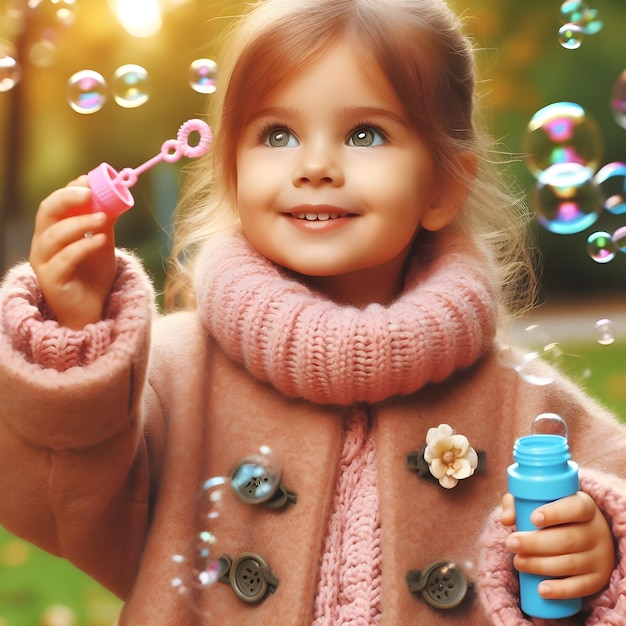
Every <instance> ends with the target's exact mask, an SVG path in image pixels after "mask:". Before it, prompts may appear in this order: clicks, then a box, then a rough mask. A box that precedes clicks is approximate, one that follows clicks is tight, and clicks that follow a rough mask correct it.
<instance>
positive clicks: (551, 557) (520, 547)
mask: <svg viewBox="0 0 626 626" xmlns="http://www.w3.org/2000/svg"><path fill="white" fill-rule="evenodd" d="M502 507H503V512H502V517H501V521H502V523H503V524H504V525H505V526H513V525H514V524H515V508H514V501H513V496H512V495H511V494H506V495H505V496H504V498H503V499H502ZM531 522H532V523H533V524H534V525H535V526H537V528H540V529H541V530H535V531H530V532H514V533H511V535H509V537H508V538H507V540H506V547H507V549H508V550H509V551H510V552H512V553H513V554H514V555H515V556H514V559H513V564H514V566H515V569H517V570H518V571H521V572H526V573H529V574H537V575H539V576H555V577H556V579H549V580H544V581H542V582H541V583H540V584H539V594H540V595H541V596H542V597H544V598H552V599H557V598H558V599H566V598H582V597H585V596H590V595H592V594H594V593H597V592H599V591H601V590H602V589H604V588H605V587H606V586H607V585H608V583H609V578H610V576H611V572H612V571H613V569H614V567H615V546H614V542H613V536H612V534H611V529H610V528H609V525H608V523H607V521H606V519H605V518H604V515H602V512H601V511H600V509H599V508H598V507H597V506H596V503H595V502H594V501H593V499H592V498H591V496H589V495H588V494H586V493H584V492H582V491H579V492H578V493H577V494H575V495H573V496H569V497H567V498H562V499H561V500H556V501H555V502H551V503H550V504H545V505H543V506H540V507H538V508H537V509H535V510H534V511H533V512H532V515H531Z"/></svg>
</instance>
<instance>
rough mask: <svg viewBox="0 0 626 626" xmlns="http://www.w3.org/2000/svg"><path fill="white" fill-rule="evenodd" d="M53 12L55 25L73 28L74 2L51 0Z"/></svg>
mask: <svg viewBox="0 0 626 626" xmlns="http://www.w3.org/2000/svg"><path fill="white" fill-rule="evenodd" d="M52 4H53V5H54V10H55V18H56V22H57V24H59V25H61V26H65V27H66V28H67V27H69V26H73V25H74V24H75V22H76V9H77V8H78V7H77V2H76V0H52Z"/></svg>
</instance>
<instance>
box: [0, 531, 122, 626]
mask: <svg viewBox="0 0 626 626" xmlns="http://www.w3.org/2000/svg"><path fill="white" fill-rule="evenodd" d="M63 607H65V608H63ZM120 607H121V602H120V601H119V600H118V599H117V598H116V597H115V596H113V595H112V594H111V593H109V592H108V591H107V590H105V589H104V588H102V587H101V586H100V585H99V584H98V583H95V582H94V581H92V580H91V579H90V578H88V577H87V576H86V575H85V574H83V573H82V572H80V571H79V570H78V569H76V568H75V567H73V566H72V565H70V564H69V563H68V562H66V561H64V560H62V559H58V558H56V557H53V556H51V555H49V554H47V553H45V552H43V551H42V550H39V549H38V548H36V547H35V546H32V545H31V544H29V543H26V542H25V541H22V540H21V539H18V538H16V537H14V536H12V535H11V534H9V533H8V532H7V531H6V530H4V529H3V528H1V527H0V626H111V625H112V624H113V622H114V621H115V618H116V617H117V615H118V613H119V610H120Z"/></svg>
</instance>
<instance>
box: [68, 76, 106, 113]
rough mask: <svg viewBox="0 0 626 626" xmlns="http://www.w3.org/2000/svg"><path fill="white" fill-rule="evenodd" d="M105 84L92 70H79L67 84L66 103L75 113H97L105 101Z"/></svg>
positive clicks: (101, 77)
mask: <svg viewBox="0 0 626 626" xmlns="http://www.w3.org/2000/svg"><path fill="white" fill-rule="evenodd" d="M106 91H107V83H106V81H105V80H104V78H103V76H102V75H101V74H99V73H98V72H95V71H94V70H81V71H80V72H76V73H75V74H73V75H72V76H71V77H70V79H69V81H68V83H67V101H68V102H69V105H70V106H71V107H72V109H74V111H76V112H77V113H82V114H85V115H87V114H90V113H95V112H96V111H99V110H100V109H101V108H102V107H103V106H104V103H105V102H106V100H107V93H106Z"/></svg>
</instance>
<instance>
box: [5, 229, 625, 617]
mask: <svg viewBox="0 0 626 626" xmlns="http://www.w3.org/2000/svg"><path fill="white" fill-rule="evenodd" d="M438 246H439V247H438V248H437V252H438V254H437V255H435V256H434V257H432V258H426V257H422V258H421V259H420V262H419V263H416V264H415V265H414V266H413V267H412V268H411V270H410V272H409V274H408V276H407V280H406V287H405V290H404V292H403V293H402V294H401V295H400V297H399V298H398V299H397V300H396V301H395V302H394V303H392V304H391V305H389V306H387V307H383V306H380V305H370V306H369V307H367V308H365V309H356V308H354V307H348V306H340V305H336V304H333V303H330V302H328V301H326V300H325V299H324V298H323V297H322V296H320V295H319V294H316V293H314V292H312V291H310V290H309V289H308V288H306V287H305V286H304V285H303V284H302V283H301V282H299V281H298V280H296V279H295V278H294V277H293V276H291V275H289V274H288V273H286V272H283V271H282V270H281V269H280V268H277V267H276V266H274V265H272V264H271V263H269V262H268V261H266V260H265V259H262V258H261V257H259V256H258V255H257V254H256V253H255V252H254V250H252V249H251V248H250V247H249V245H248V244H247V242H246V241H245V239H243V238H241V237H238V236H235V237H230V238H227V239H224V240H220V241H219V242H217V243H215V244H213V245H211V246H207V249H206V250H205V251H204V252H203V254H202V256H201V259H200V261H199V268H198V273H197V281H196V289H197V302H198V307H197V310H196V311H194V312H184V313H176V314H172V315H169V316H165V317H161V318H157V316H155V314H154V311H153V304H152V302H153V294H152V290H151V287H150V284H149V281H148V280H147V278H146V276H145V274H144V272H143V270H142V269H141V267H140V266H139V264H138V263H137V262H136V261H135V260H134V259H132V258H131V257H129V256H128V255H120V256H119V258H118V275H117V279H116V283H115V285H114V289H113V291H112V293H111V296H110V298H109V301H108V303H107V307H106V311H105V319H104V320H103V321H102V322H100V323H98V324H95V325H90V326H88V327H86V328H85V329H83V330H81V331H70V330H68V329H64V328H60V327H59V326H58V324H57V323H56V322H55V320H54V319H53V317H52V315H51V313H50V312H49V311H48V310H47V306H46V303H45V301H44V300H43V298H42V295H41V292H40V290H39V287H38V285H37V281H36V279H35V277H34V275H33V274H32V271H31V270H30V268H29V267H28V266H27V265H23V266H20V267H18V268H16V269H14V270H13V271H12V272H10V274H9V275H8V277H7V278H6V280H5V282H4V285H3V287H2V289H1V290H0V398H2V401H1V402H0V493H2V495H3V498H2V502H0V523H2V524H3V525H5V526H6V527H7V528H8V529H9V530H11V531H12V532H14V533H16V534H19V535H20V536H22V537H24V538H26V539H27V540H29V541H32V542H34V543H36V544H37V545H40V546H41V547H43V548H44V549H46V550H48V551H50V552H52V553H54V554H57V555H59V556H62V557H64V558H67V559H68V560H70V561H71V562H73V563H74V564H75V565H76V566H78V567H79V568H81V569H83V570H84V571H85V572H87V573H88V574H89V575H90V576H92V577H94V578H95V579H96V580H98V581H99V582H101V583H102V584H103V585H105V586H106V587H107V588H109V589H111V590H112V591H113V592H115V593H116V594H118V595H119V596H120V597H121V598H123V599H124V600H125V607H124V610H123V613H122V615H121V617H120V624H122V625H131V626H144V625H145V626H159V625H163V626H171V625H176V626H178V625H180V626H187V625H189V626H193V625H195V624H209V623H210V624H220V625H221V624H224V625H232V626H245V625H246V624H262V625H268V626H269V625H272V624H281V625H286V626H290V625H293V626H308V625H309V624H312V623H317V624H339V623H341V624H374V623H377V624H384V625H385V626H397V625H398V624H402V625H405V624H406V625H409V626H410V625H416V626H417V625H420V626H429V625H433V626H434V625H440V624H463V625H476V626H482V625H484V624H490V623H493V624H502V625H507V626H508V625H515V624H529V623H531V621H530V620H529V619H528V618H526V617H525V616H524V615H523V614H522V613H521V611H520V610H519V604H518V598H517V582H516V577H515V573H514V570H513V568H512V562H511V558H510V556H509V555H508V553H507V551H506V550H505V549H504V538H505V537H506V534H507V532H509V531H508V529H505V528H504V527H502V526H501V525H500V524H499V522H498V513H497V507H498V505H499V503H500V501H501V497H502V495H503V494H504V493H505V492H506V490H507V483H506V467H507V466H508V465H509V464H510V463H511V460H512V459H511V450H512V447H513V444H514V441H515V439H516V438H517V437H519V436H521V435H523V434H528V433H529V432H530V430H531V423H532V421H533V419H534V418H535V417H536V416H538V415H540V414H542V413H548V412H550V413H557V414H559V415H561V416H562V417H563V418H564V419H565V420H566V422H567V424H568V427H569V443H570V448H571V451H572V456H573V457H574V458H575V459H576V461H577V462H578V463H579V464H580V466H581V468H582V470H581V487H582V489H584V490H585V491H587V492H588V493H590V494H591V495H592V497H593V498H594V499H595V501H596V503H597V504H598V506H599V507H600V508H601V510H602V511H603V513H604V514H605V516H606V518H607V520H608V521H609V524H610V525H611V529H612V532H613V534H614V537H615V540H616V546H617V563H616V566H615V570H614V572H613V576H612V578H611V582H610V584H609V585H608V587H607V588H606V589H605V590H604V592H602V593H601V594H598V595H597V596H595V597H592V598H587V599H586V600H585V603H584V609H583V612H581V613H580V614H579V615H577V616H575V617H573V618H571V619H569V620H562V621H561V622H558V623H560V624H622V623H626V607H625V606H624V604H625V602H624V599H623V597H622V596H623V592H624V591H623V590H624V579H625V576H624V574H625V573H626V572H625V571H624V563H623V553H624V549H625V546H626V543H625V541H626V540H625V538H624V533H625V532H626V523H625V522H626V491H625V482H624V477H625V476H626V455H624V454H622V453H621V451H622V450H624V449H625V447H624V446H626V437H625V436H624V434H625V433H624V430H623V427H622V426H621V425H619V424H618V423H617V422H616V421H615V419H614V418H613V417H612V416H611V415H609V414H608V413H607V412H606V411H605V410H604V409H603V408H601V407H600V406H598V405H597V404H596V403H595V402H593V401H592V400H591V399H589V398H588V397H587V396H585V395H584V394H583V393H582V392H581V391H580V390H579V389H578V388H576V386H575V385H573V384H572V383H570V382H568V381H567V380H565V379H564V378H563V377H562V376H561V375H560V374H558V373H557V372H555V371H553V370H551V369H547V368H543V367H542V366H540V368H541V374H542V382H543V384H541V385H538V384H533V382H532V381H533V380H534V382H535V383H536V381H537V379H536V378H535V379H532V378H530V377H526V376H524V375H520V370H519V367H516V366H515V363H517V361H516V360H515V357H514V355H513V353H512V352H511V351H509V350H508V349H505V348H504V347H503V346H501V345H500V344H499V343H498V342H496V340H495V330H496V329H495V320H496V313H497V311H496V305H495V289H494V287H493V285H491V284H490V283H489V281H488V280H486V279H485V278H484V277H483V276H482V269H481V263H482V259H481V257H480V255H478V254H477V253H476V251H473V250H471V249H469V250H466V249H465V248H466V246H464V245H463V244H462V242H459V241H445V242H440V243H439V244H438ZM439 424H449V425H450V426H451V427H452V428H454V429H455V431H456V432H458V433H461V434H463V435H464V436H466V437H467V438H468V440H469V442H470V444H471V445H472V446H473V448H474V449H475V450H477V451H479V452H480V463H479V467H478V469H477V471H476V472H475V473H474V474H473V475H472V476H470V477H468V478H465V479H462V480H460V481H459V483H458V484H457V485H456V487H454V488H452V489H446V488H444V487H442V486H441V485H440V484H439V482H438V481H437V480H435V479H434V478H432V476H429V474H428V473H426V474H425V475H420V474H418V473H416V472H415V471H413V469H412V468H411V467H410V466H409V464H408V463H407V459H410V458H413V456H414V455H413V453H414V452H417V451H419V450H420V449H422V448H423V446H424V445H425V443H426V436H427V433H428V431H429V429H431V428H435V427H437V426H438V425H439ZM250 459H252V460H253V461H255V462H256V460H258V459H261V460H262V461H266V462H267V464H268V466H269V467H270V468H271V470H272V472H273V473H274V475H275V476H277V477H279V480H280V483H281V485H282V487H284V489H285V490H286V492H288V493H290V494H293V497H292V501H289V502H287V503H286V504H285V506H284V507H282V508H271V507H267V506H263V504H257V503H254V502H250V501H245V500H243V499H242V498H241V497H240V496H239V495H237V493H236V492H235V489H234V488H233V484H234V476H235V475H236V474H235V473H236V471H237V469H238V468H241V467H242V462H243V463H245V462H248V461H250ZM234 472H235V473H234ZM248 553H252V554H254V555H258V556H259V557H261V558H262V559H263V562H264V563H265V564H266V565H267V567H268V568H269V570H270V571H271V580H272V581H273V583H272V584H271V590H270V591H271V593H267V595H266V596H265V598H264V599H263V600H262V601H261V602H258V603H248V602H244V601H243V600H242V599H241V598H240V597H238V596H237V595H236V594H235V593H234V592H233V588H232V581H230V584H229V577H228V572H227V571H225V570H224V563H227V562H236V561H237V559H238V558H239V557H240V556H241V555H242V554H243V555H245V554H248ZM225 556H226V557H228V558H227V560H226V561H225V560H224V557H225ZM436 563H440V564H445V566H446V567H451V568H457V569H458V570H459V571H462V572H463V576H464V578H465V579H466V580H467V581H468V582H469V591H468V593H467V596H466V597H465V599H464V600H463V601H462V602H461V604H460V605H459V606H458V607H456V608H454V609H450V610H442V609H435V608H433V607H431V606H430V605H429V604H427V603H426V602H425V601H424V600H423V599H422V597H421V596H420V594H419V593H411V592H410V591H409V586H408V584H407V574H409V572H412V573H415V572H424V571H426V570H428V568H429V567H430V566H432V565H433V564H436Z"/></svg>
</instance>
